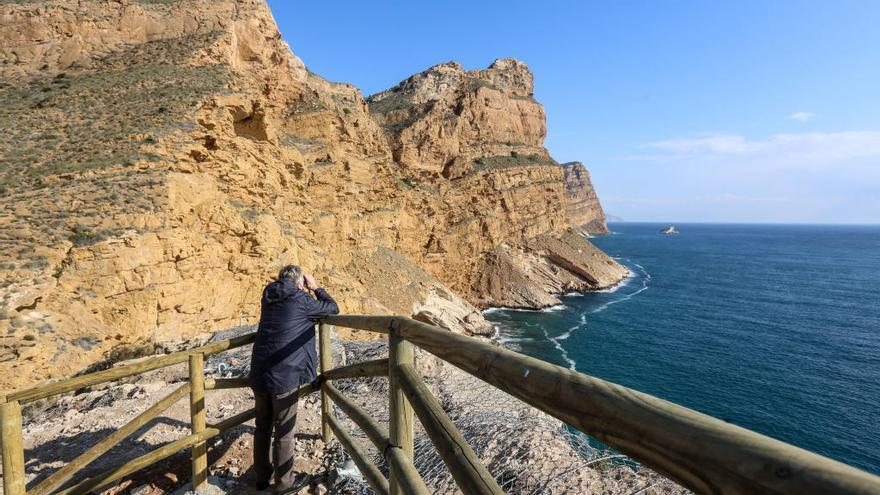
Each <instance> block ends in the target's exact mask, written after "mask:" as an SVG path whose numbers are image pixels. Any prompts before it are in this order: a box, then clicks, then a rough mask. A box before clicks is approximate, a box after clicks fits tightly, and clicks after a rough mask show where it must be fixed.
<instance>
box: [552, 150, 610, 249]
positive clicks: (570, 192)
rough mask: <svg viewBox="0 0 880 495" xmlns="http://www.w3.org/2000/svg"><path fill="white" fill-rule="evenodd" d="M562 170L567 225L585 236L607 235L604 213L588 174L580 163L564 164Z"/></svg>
mask: <svg viewBox="0 0 880 495" xmlns="http://www.w3.org/2000/svg"><path fill="white" fill-rule="evenodd" d="M562 170H563V174H564V179H563V180H564V181H565V212H566V215H567V216H568V223H569V224H570V225H571V226H572V227H574V228H575V229H577V230H578V231H580V232H583V233H585V234H607V233H608V224H607V222H606V219H605V212H604V211H603V210H602V205H601V204H600V203H599V196H598V195H597V194H596V188H594V187H593V183H592V182H591V181H590V172H588V171H587V168H586V167H584V164H583V163H581V162H569V163H565V164H563V165H562Z"/></svg>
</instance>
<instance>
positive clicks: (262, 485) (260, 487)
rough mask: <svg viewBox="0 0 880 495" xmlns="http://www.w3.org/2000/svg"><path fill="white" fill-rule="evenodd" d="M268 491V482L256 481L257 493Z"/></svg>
mask: <svg viewBox="0 0 880 495" xmlns="http://www.w3.org/2000/svg"><path fill="white" fill-rule="evenodd" d="M268 489H269V482H268V481H263V482H260V481H258V482H257V491H258V492H264V491H266V490H268Z"/></svg>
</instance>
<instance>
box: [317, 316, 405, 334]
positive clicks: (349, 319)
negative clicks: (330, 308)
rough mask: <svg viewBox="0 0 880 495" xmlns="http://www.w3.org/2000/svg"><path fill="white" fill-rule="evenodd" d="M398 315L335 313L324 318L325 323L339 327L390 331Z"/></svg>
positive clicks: (381, 331)
mask: <svg viewBox="0 0 880 495" xmlns="http://www.w3.org/2000/svg"><path fill="white" fill-rule="evenodd" d="M396 318H399V317H397V316H364V315H333V316H328V317H326V318H324V319H323V320H321V321H323V322H324V323H329V324H331V325H336V326H337V327H345V328H352V329H355V330H368V331H370V332H377V333H388V332H389V329H390V328H391V322H392V321H394V319H396Z"/></svg>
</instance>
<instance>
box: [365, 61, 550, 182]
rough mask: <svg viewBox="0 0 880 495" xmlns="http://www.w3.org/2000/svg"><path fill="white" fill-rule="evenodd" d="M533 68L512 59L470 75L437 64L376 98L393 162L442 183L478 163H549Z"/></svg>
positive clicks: (374, 103)
mask: <svg viewBox="0 0 880 495" xmlns="http://www.w3.org/2000/svg"><path fill="white" fill-rule="evenodd" d="M533 90H534V82H533V80H532V74H531V72H530V71H529V69H528V67H527V66H526V65H525V64H524V63H522V62H520V61H517V60H514V59H502V60H497V61H496V62H495V63H493V64H492V65H491V66H490V67H489V68H488V69H486V70H482V71H465V70H463V69H462V68H461V66H460V65H459V64H458V63H455V62H450V63H446V64H440V65H437V66H434V67H431V68H430V69H428V70H426V71H425V72H421V73H419V74H416V75H414V76H412V77H410V78H409V79H407V80H405V81H403V82H401V83H400V84H398V85H397V86H395V87H393V88H391V89H389V90H387V91H383V92H381V93H378V94H375V95H373V96H371V97H370V98H369V99H368V100H367V101H368V103H369V106H370V113H372V114H373V116H374V117H375V118H376V120H377V121H378V122H379V123H380V124H381V125H382V127H383V128H384V129H386V130H387V131H388V133H389V135H390V142H391V148H392V152H393V153H394V157H395V159H396V160H397V161H398V162H400V163H402V164H404V165H406V166H407V167H410V168H412V169H416V170H420V171H427V172H433V173H440V172H443V173H444V175H445V176H447V177H449V176H450V175H453V176H458V175H461V171H458V170H455V171H451V169H457V168H459V167H460V166H461V165H460V164H465V165H466V163H467V162H468V161H470V160H471V159H473V158H477V157H481V156H496V155H504V156H507V155H509V154H510V153H511V152H514V153H517V152H518V153H520V154H522V155H528V154H534V153H536V154H538V155H539V156H541V157H543V158H546V157H547V156H548V155H547V152H546V150H544V148H543V147H542V146H543V142H544V137H545V136H546V135H547V126H546V117H545V115H544V108H543V107H542V106H541V105H540V104H538V102H536V101H535V100H534V98H532V92H533Z"/></svg>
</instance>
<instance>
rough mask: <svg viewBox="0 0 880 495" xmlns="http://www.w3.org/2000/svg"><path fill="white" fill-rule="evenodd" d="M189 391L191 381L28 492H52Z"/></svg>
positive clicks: (36, 494) (40, 494)
mask: <svg viewBox="0 0 880 495" xmlns="http://www.w3.org/2000/svg"><path fill="white" fill-rule="evenodd" d="M189 391H190V387H189V383H184V384H183V385H181V386H180V387H178V388H177V389H176V390H174V391H173V392H171V393H170V394H168V395H167V396H166V397H164V398H163V399H162V400H160V401H159V402H157V403H155V404H153V405H152V406H150V408H149V409H147V410H146V411H144V412H142V413H140V414H139V415H138V416H137V417H135V418H134V419H132V420H131V421H129V422H128V423H126V424H125V425H124V426H122V427H121V428H119V429H118V430H116V431H114V432H113V433H111V434H110V435H108V436H106V437H104V438H102V439H101V441H99V442H98V443H97V444H95V446H94V447H92V448H91V449H89V450H87V451H85V452H83V453H82V454H80V455H79V457H77V458H76V459H74V460H72V461H70V462H69V463H67V464H65V465H64V466H63V467H61V468H60V469H59V470H58V471H55V472H54V473H52V474H51V475H50V476H49V477H48V478H46V479H44V480H43V481H41V482H40V483H39V484H38V485H37V486H35V487H34V488H33V489H31V490H29V491H28V494H33V495H47V494H49V493H51V492H52V490H54V489H55V488H57V487H58V486H60V485H61V484H62V483H64V482H65V481H67V480H69V479H70V478H71V477H73V476H74V475H75V474H76V473H77V472H78V471H79V470H80V469H82V468H84V467H86V466H88V465H89V464H90V463H91V462H92V461H94V460H95V459H97V458H98V457H100V456H101V455H102V454H103V453H105V452H107V451H108V450H110V449H112V448H113V447H115V446H116V444H118V443H119V442H120V441H122V440H124V439H125V438H127V437H128V436H129V435H131V434H132V433H134V432H136V431H137V430H138V429H140V428H141V427H143V426H144V425H146V424H147V423H149V422H150V421H151V420H152V419H153V418H155V417H156V416H158V415H159V414H161V413H162V412H163V411H165V410H166V409H168V408H169V407H171V406H172V405H173V404H174V403H175V402H177V401H179V400H180V399H182V398H184V397H186V396H187V395H188V394H189Z"/></svg>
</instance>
